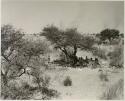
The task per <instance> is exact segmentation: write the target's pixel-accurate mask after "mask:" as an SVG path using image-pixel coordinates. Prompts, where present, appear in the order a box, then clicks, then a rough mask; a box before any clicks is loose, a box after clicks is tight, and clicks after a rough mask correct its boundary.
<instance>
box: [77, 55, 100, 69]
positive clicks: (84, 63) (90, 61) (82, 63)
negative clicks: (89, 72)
mask: <svg viewBox="0 0 125 101" xmlns="http://www.w3.org/2000/svg"><path fill="white" fill-rule="evenodd" d="M88 65H99V60H98V58H95V59H93V58H88V57H87V56H86V58H85V59H83V57H79V58H78V63H77V66H83V67H87V66H88Z"/></svg>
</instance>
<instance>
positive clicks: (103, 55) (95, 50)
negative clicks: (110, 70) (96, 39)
mask: <svg viewBox="0 0 125 101" xmlns="http://www.w3.org/2000/svg"><path fill="white" fill-rule="evenodd" d="M92 53H93V55H94V56H98V57H100V58H101V59H105V60H106V59H107V57H106V52H105V50H102V49H100V48H93V51H92Z"/></svg>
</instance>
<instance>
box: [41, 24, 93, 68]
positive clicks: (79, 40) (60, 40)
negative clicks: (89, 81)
mask: <svg viewBox="0 0 125 101" xmlns="http://www.w3.org/2000/svg"><path fill="white" fill-rule="evenodd" d="M40 35H42V36H45V37H46V38H47V39H48V40H49V41H51V42H52V44H54V45H55V48H57V49H60V50H61V51H62V52H63V53H64V54H65V56H66V58H67V61H70V63H72V66H74V65H75V64H76V63H77V61H78V59H77V56H76V54H77V50H78V48H81V49H86V50H89V49H91V47H92V46H93V44H94V39H93V38H91V37H84V36H83V35H81V34H80V33H79V32H78V31H77V29H76V28H70V29H66V30H60V29H59V28H57V27H56V26H53V25H51V26H47V27H44V29H43V32H41V34H40ZM68 47H71V48H72V51H70V52H69V50H68Z"/></svg>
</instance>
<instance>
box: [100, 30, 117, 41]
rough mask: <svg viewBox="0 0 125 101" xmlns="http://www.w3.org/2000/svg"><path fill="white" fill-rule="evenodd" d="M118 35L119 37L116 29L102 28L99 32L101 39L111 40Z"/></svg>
mask: <svg viewBox="0 0 125 101" xmlns="http://www.w3.org/2000/svg"><path fill="white" fill-rule="evenodd" d="M118 37H119V30H116V29H104V30H102V31H101V32H100V39H101V40H102V41H105V40H107V39H108V40H109V41H111V40H113V39H115V38H118Z"/></svg>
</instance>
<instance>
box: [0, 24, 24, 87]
mask: <svg viewBox="0 0 125 101" xmlns="http://www.w3.org/2000/svg"><path fill="white" fill-rule="evenodd" d="M23 36H24V33H23V32H21V31H20V30H18V29H15V28H14V27H13V26H12V25H3V26H2V27H1V56H2V60H3V61H2V67H3V68H2V69H1V76H2V78H3V79H2V80H3V82H4V84H5V85H6V84H7V81H8V76H7V75H8V73H9V71H10V67H11V66H12V65H13V63H12V60H11V57H12V56H13V55H14V54H15V50H16V49H17V48H19V47H20V46H21V41H22V37H23Z"/></svg>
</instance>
